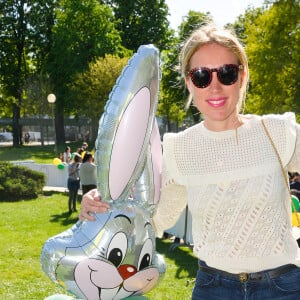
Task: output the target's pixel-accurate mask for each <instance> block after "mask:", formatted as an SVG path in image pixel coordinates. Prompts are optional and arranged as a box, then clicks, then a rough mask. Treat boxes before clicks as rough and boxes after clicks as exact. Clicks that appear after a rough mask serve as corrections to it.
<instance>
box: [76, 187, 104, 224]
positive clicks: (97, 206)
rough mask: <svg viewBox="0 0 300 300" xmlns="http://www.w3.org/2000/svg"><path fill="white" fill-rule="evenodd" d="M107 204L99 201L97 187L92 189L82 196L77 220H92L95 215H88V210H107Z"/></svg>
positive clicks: (99, 211)
mask: <svg viewBox="0 0 300 300" xmlns="http://www.w3.org/2000/svg"><path fill="white" fill-rule="evenodd" d="M108 209H109V204H108V203H106V202H102V201H101V197H100V195H99V193H98V191H97V189H93V190H91V191H89V192H87V193H86V194H84V195H83V196H82V201H81V210H80V214H79V220H81V221H83V220H86V219H87V220H90V221H94V220H95V217H94V216H92V215H90V214H89V213H90V212H93V213H101V212H107V210H108Z"/></svg>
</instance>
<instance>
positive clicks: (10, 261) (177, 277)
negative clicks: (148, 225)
mask: <svg viewBox="0 0 300 300" xmlns="http://www.w3.org/2000/svg"><path fill="white" fill-rule="evenodd" d="M3 148H6V147H0V160H18V159H22V160H24V159H34V160H36V158H38V159H39V161H37V162H39V163H41V162H47V160H49V162H50V161H52V160H53V146H51V145H50V146H49V147H48V146H46V147H40V146H23V147H21V148H18V149H13V148H11V149H6V150H5V151H4V150H3ZM74 149H75V147H74ZM2 150H3V151H2ZM9 151H11V152H10V153H9V154H7V152H9ZM18 151H20V153H19V152H18ZM27 152H28V153H27ZM4 154H5V157H4V156H3V155H4ZM8 157H10V159H8ZM67 197H68V195H67V194H66V193H57V192H44V194H43V195H41V196H40V197H39V198H38V199H33V200H28V201H21V202H13V203H9V202H0V232H1V234H0V253H1V259H0V299H4V300H6V299H8V300H10V299H18V300H22V299H24V300H25V299H26V300H28V299H39V300H40V299H44V298H45V297H48V296H50V295H53V294H57V293H60V294H66V292H65V290H64V289H62V288H61V287H59V286H56V285H55V284H54V283H53V282H52V281H51V280H50V279H49V278H48V277H47V276H46V275H45V274H44V273H43V271H42V270H41V266H40V253H41V248H42V246H43V244H44V242H45V241H46V240H47V239H48V238H49V237H51V236H53V235H55V234H57V233H60V232H62V231H64V230H66V229H67V228H69V227H71V226H72V224H74V223H75V222H76V221H77V214H75V213H74V214H72V215H71V216H69V215H68V214H67ZM171 245H172V241H170V240H161V239H157V247H156V248H157V251H158V252H159V253H160V254H162V255H163V256H164V258H165V261H166V265H167V271H166V273H165V275H164V277H163V278H162V280H161V281H160V282H159V285H158V286H157V287H156V288H154V289H153V290H152V291H150V292H149V293H148V294H147V295H145V297H146V298H147V299H153V300H177V299H178V300H187V299H190V297H191V291H192V287H193V284H190V285H188V286H187V285H186V284H187V281H190V280H192V279H193V278H194V277H195V276H196V272H197V259H196V258H195V257H194V256H193V254H192V251H191V248H190V247H186V246H181V247H177V248H175V249H174V250H172V251H171V250H170V246H171Z"/></svg>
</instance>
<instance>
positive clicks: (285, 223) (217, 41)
mask: <svg viewBox="0 0 300 300" xmlns="http://www.w3.org/2000/svg"><path fill="white" fill-rule="evenodd" d="M278 59H280V58H278ZM180 69H181V75H182V78H183V79H184V82H185V84H186V86H187V89H188V91H189V93H190V96H191V97H190V99H191V101H192V102H193V105H194V106H196V107H197V109H198V110H199V112H201V114H202V116H203V119H204V120H203V121H201V122H200V123H198V124H196V125H194V126H192V127H190V128H187V129H185V130H184V131H182V132H179V133H167V134H165V136H164V139H163V149H164V150H163V169H162V188H161V194H160V200H159V202H158V206H157V209H156V211H155V214H154V216H153V222H154V225H155V228H156V230H157V235H158V236H161V235H162V234H163V231H164V230H166V229H167V228H170V227H172V226H173V225H174V223H175V222H176V221H177V219H178V217H179V216H180V214H181V212H182V211H183V210H184V209H185V207H186V205H188V207H189V209H190V212H191V215H192V234H193V242H194V247H193V251H194V254H195V256H196V257H197V258H198V271H197V275H196V281H195V285H194V289H193V293H192V299H193V300H217V299H222V300H233V299H234V300H242V299H243V300H246V299H247V300H252V299H253V300H254V299H261V300H262V299H263V300H275V299H277V300H279V299H281V300H295V299H300V285H299V282H300V268H299V267H300V249H299V248H298V245H297V242H296V239H295V237H294V236H293V232H294V231H293V228H292V224H291V197H290V194H289V189H288V181H287V178H286V175H287V174H286V173H287V171H290V172H295V171H297V170H299V169H300V165H299V162H300V125H299V124H297V123H296V119H295V114H294V113H291V112H289V113H285V114H282V115H275V114H272V115H264V116H258V115H253V114H248V115H245V114H242V113H240V112H241V110H242V108H243V103H244V101H245V97H246V90H247V86H248V82H249V70H248V61H247V57H246V53H245V50H244V48H243V46H242V44H241V43H240V42H239V40H238V39H237V37H236V36H235V35H234V34H233V33H232V32H230V31H229V30H225V29H222V28H218V27H216V26H215V25H213V24H207V25H205V26H201V27H200V28H199V29H197V30H195V31H194V32H193V33H192V34H191V36H190V37H188V39H187V40H186V42H185V44H184V45H183V48H182V50H181V53H180ZM266 76H270V74H269V73H268V72H266ZM253 88H255V87H253ZM260 100H261V101H264V99H260ZM275 149H276V151H275ZM281 165H282V168H281ZM108 208H109V204H108V203H106V202H105V201H101V195H99V193H98V191H97V190H96V189H94V190H91V191H90V192H88V193H87V194H85V196H84V198H83V201H82V205H81V213H80V216H79V217H80V219H82V220H83V219H89V220H94V217H93V216H92V215H90V214H89V212H106V211H107V210H108Z"/></svg>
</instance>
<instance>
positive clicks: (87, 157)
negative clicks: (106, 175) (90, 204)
mask: <svg viewBox="0 0 300 300" xmlns="http://www.w3.org/2000/svg"><path fill="white" fill-rule="evenodd" d="M79 178H80V182H81V187H82V194H83V195H84V194H85V193H87V192H88V191H90V190H92V189H95V188H96V187H97V175H96V165H95V164H94V158H93V155H92V153H91V152H86V153H85V154H84V157H83V160H82V164H81V166H80V170H79Z"/></svg>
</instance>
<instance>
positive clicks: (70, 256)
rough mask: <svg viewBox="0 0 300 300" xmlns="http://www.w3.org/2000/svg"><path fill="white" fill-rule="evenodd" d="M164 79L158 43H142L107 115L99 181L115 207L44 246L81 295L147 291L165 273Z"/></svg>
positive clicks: (53, 266) (60, 276)
mask: <svg viewBox="0 0 300 300" xmlns="http://www.w3.org/2000/svg"><path fill="white" fill-rule="evenodd" d="M159 80H160V71H159V55H158V50H157V49H156V48H155V47H154V46H152V45H147V46H141V47H140V48H139V50H138V52H137V53H136V54H135V55H134V56H133V57H132V58H131V59H130V60H129V62H128V65H127V66H126V67H125V68H124V70H123V72H122V74H121V76H120V77H119V79H118V80H117V83H116V85H115V87H114V88H113V90H112V92H111V94H110V97H109V100H108V102H107V104H106V107H105V112H104V113H103V115H102V117H101V118H100V121H99V130H98V137H97V140H96V153H95V160H96V164H97V180H98V184H97V186H98V190H99V193H100V194H101V197H102V199H104V200H106V201H109V202H110V211H109V212H108V213H103V214H96V215H95V217H96V221H94V222H90V221H84V222H81V221H79V222H77V223H76V224H75V225H73V226H72V227H71V228H70V229H68V230H66V231H64V232H62V233H60V234H58V235H56V236H54V237H51V238H49V239H48V240H47V241H46V242H45V244H44V246H43V249H42V253H41V265H42V269H43V271H44V272H45V273H46V274H47V275H48V276H49V277H50V278H51V279H52V280H53V281H54V282H55V283H57V284H59V285H61V286H62V287H64V288H65V289H66V290H68V291H69V292H71V293H72V294H74V295H75V296H76V297H77V298H79V299H97V300H100V299H101V300H110V299H114V300H118V299H124V298H127V297H134V296H137V295H143V294H145V293H147V292H148V291H150V290H151V289H153V288H154V287H155V286H156V285H157V283H158V282H159V280H160V278H161V277H162V276H163V274H164V273H165V262H164V260H163V257H162V256H161V255H159V254H157V253H156V250H155V232H154V228H153V225H152V219H151V214H152V212H153V208H154V207H155V205H156V204H157V202H158V199H159V191H160V176H161V161H162V149H161V142H160V136H159V131H158V126H157V122H156V120H155V110H156V107H157V101H158V90H159Z"/></svg>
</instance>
